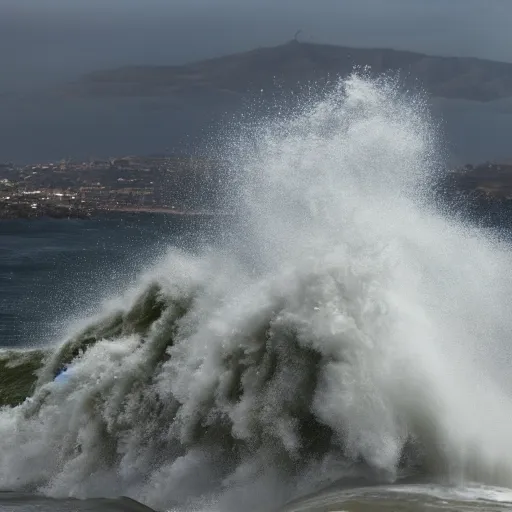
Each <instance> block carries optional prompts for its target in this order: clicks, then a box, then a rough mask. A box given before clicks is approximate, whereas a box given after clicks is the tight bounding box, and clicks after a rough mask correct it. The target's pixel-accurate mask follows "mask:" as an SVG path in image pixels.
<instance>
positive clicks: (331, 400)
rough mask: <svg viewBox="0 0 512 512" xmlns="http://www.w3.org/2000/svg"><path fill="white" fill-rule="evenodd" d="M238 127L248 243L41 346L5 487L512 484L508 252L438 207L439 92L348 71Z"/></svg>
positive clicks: (78, 490) (240, 207) (239, 193)
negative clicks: (362, 480) (428, 97)
mask: <svg viewBox="0 0 512 512" xmlns="http://www.w3.org/2000/svg"><path fill="white" fill-rule="evenodd" d="M241 133H242V135H239V136H237V137H235V136H234V135H233V136H232V137H230V138H229V139H228V140H227V141H226V143H225V144H224V145H223V146H222V148H223V151H224V152H225V155H226V158H228V159H229V160H230V162H231V170H232V172H233V174H234V175H236V176H237V179H236V182H234V183H233V190H232V191H231V197H230V202H231V204H232V205H233V204H236V205H237V213H238V214H239V216H240V218H239V222H238V231H236V233H235V235H234V236H233V235H232V236H230V237H228V238H227V239H226V241H225V244H224V245H223V246H221V247H218V248H216V249H211V248H210V249H205V250H204V251H203V252H202V253H200V254H198V255H195V256H192V255H190V254H186V253H183V252H180V251H177V250H175V249H170V250H169V253H168V255H167V256H166V257H165V258H163V259H162V261H161V262H160V263H159V264H158V265H157V266H155V267H154V268H152V269H150V270H148V271H146V272H145V273H144V274H143V275H142V276H141V278H140V281H139V283H138V284H137V285H136V286H135V287H133V288H132V289H131V290H130V291H129V292H127V294H126V296H123V297H120V298H118V299H117V300H116V301H114V302H112V303H111V304H110V305H109V306H108V307H106V308H105V311H104V312H103V313H102V314H100V315H99V317H98V318H95V319H92V320H91V321H90V323H89V325H87V326H85V327H83V326H82V327H80V329H77V332H75V333H74V334H73V335H72V336H70V337H69V339H68V340H66V341H65V342H64V343H63V344H62V345H60V346H59V347H58V348H56V349H54V350H53V351H50V352H49V353H48V355H47V356H46V359H45V363H44V365H43V367H42V368H41V369H40V371H39V373H38V380H37V383H36V387H35V390H34V392H33V393H32V395H31V396H30V397H29V398H28V399H27V400H26V401H25V402H24V403H22V404H21V405H18V406H17V407H14V408H7V407H6V408H4V409H2V410H1V412H0V434H1V435H0V450H1V453H2V458H1V464H0V485H1V487H2V488H5V489H27V488H28V489H36V490H38V491H39V492H43V493H45V494H48V495H50V496H79V497H84V496H88V497H92V496H112V495H121V494H124V495H129V496H131V497H134V498H136V499H139V500H141V501H143V502H144V503H147V504H149V505H151V506H153V507H156V508H159V509H169V508H170V507H177V509H185V510H186V509H194V510H196V509H197V507H198V506H199V504H201V503H202V504H203V506H204V507H207V508H209V509H210V510H211V509H219V510H239V509H240V506H241V504H242V503H243V506H244V507H245V508H249V509H261V508H263V509H265V508H268V507H270V506H271V505H276V504H277V503H280V502H283V501H285V500H286V499H288V498H291V497H293V496H295V495H297V494H301V493H305V492H306V491H307V490H311V489H313V488H315V487H316V486H320V485H324V484H326V483H329V482H332V481H335V480H337V479H340V478H344V477H352V476H361V475H363V476H365V477H367V478H370V479H373V480H374V481H385V482H390V481H393V480H394V479H396V478H397V477H399V476H401V475H403V474H409V473H411V472H421V473H422V474H424V475H429V476H431V477H432V478H435V479H445V480H446V481H448V482H458V481H460V480H461V479H464V478H471V479H478V480H481V481H488V482H492V483H503V484H505V485H507V484H508V485H511V484H512V476H511V475H512V473H511V465H510V463H509V460H511V455H512V444H511V443H510V441H509V434H508V428H509V425H511V424H512V423H511V420H512V401H511V398H510V397H511V394H510V391H511V389H512V387H511V386H510V382H509V380H508V379H507V378H506V375H507V369H508V365H509V363H510V348H509V343H508V336H509V333H510V332H511V331H512V329H511V328H512V317H511V316H510V315H509V310H508V303H509V299H508V298H509V297H510V294H511V293H512V273H511V272H510V269H511V268H512V267H511V263H512V257H511V253H510V252H509V247H507V246H506V244H503V243H502V242H501V241H499V240H496V239H493V238H491V237H490V236H487V235H486V234H485V233H482V232H480V231H473V230H472V229H471V228H470V227H469V226H466V225H465V224H464V223H461V222H460V220H453V219H450V218H449V217H447V216H446V213H441V212H438V210H437V209H436V204H435V203H433V202H432V201H433V196H432V194H431V192H430V191H431V186H432V185H433V183H434V182H435V179H436V173H437V172H438V167H439V159H438V158H436V154H437V151H438V149H439V148H438V146H437V142H436V139H437V137H436V132H435V127H434V126H433V123H432V122H431V120H430V119H429V117H428V109H427V108H426V103H425V102H424V100H423V99H422V98H421V97H417V96H411V95H407V94H403V93H402V92H401V91H400V88H399V87H398V85H397V83H396V82H394V81H392V80H388V79H385V78H382V79H370V78H367V77H362V76H357V75H355V76H353V77H351V78H350V79H348V80H346V81H343V82H340V84H339V85H338V87H336V88H335V89H334V90H333V91H330V92H328V93H326V94H324V95H323V96H322V97H321V98H320V99H316V100H314V101H313V100H310V101H309V102H307V103H306V104H303V105H300V107H299V108H297V109H296V110H295V111H294V112H292V113H291V114H290V113H288V114H286V116H281V117H279V116H277V117H276V118H275V119H273V120H270V121H266V122H265V123H259V124H258V123H255V124H254V125H253V126H252V127H251V130H246V131H243V130H242V131H241ZM64 367H65V368H70V369H71V370H72V371H70V374H69V378H68V379H66V380H65V381H63V382H55V381H54V378H55V376H56V375H57V374H58V373H59V372H60V371H61V370H62V368H64Z"/></svg>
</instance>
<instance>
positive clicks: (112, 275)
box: [0, 214, 212, 347]
mask: <svg viewBox="0 0 512 512" xmlns="http://www.w3.org/2000/svg"><path fill="white" fill-rule="evenodd" d="M211 232H212V230H211V223H210V221H203V222H202V221H198V220H197V219H194V218H187V217H180V216H167V215H161V214H138V215H130V214H123V215H122V214H110V215H103V216H99V217H95V218H93V219H91V220H81V219H70V220H56V219H38V220H36V221H32V220H23V219H20V220H5V221H2V222H0V289H1V290H2V292H1V295H0V346H3V347H14V346H20V345H21V346H27V345H32V344H36V345H40V344H41V343H44V342H50V341H54V340H53V337H54V336H55V335H56V334H58V333H59V332H60V331H62V328H63V322H68V321H71V320H72V318H73V317H75V316H77V315H78V316H80V315H83V314H84V312H85V311H87V310H89V311H90V310H91V308H92V309H94V307H96V306H95V305H96V304H97V299H98V297H100V296H103V297H105V298H108V297H109V296H111V295H113V294H115V293H116V290H121V289H122V288H123V287H125V286H126V285H127V283H129V282H130V279H134V278H135V276H136V275H137V273H138V272H139V271H140V269H141V268H142V267H144V266H145V265H148V264H150V262H151V261H152V260H155V261H156V260H157V259H158V257H159V256H161V254H162V253H164V252H165V251H166V250H167V248H168V246H169V244H171V243H173V244H175V245H177V246H180V247H186V248H188V249H190V250H193V248H194V247H195V246H197V245H200V244H204V243H210V242H211V241H212V240H211V237H210V239H209V238H208V233H211Z"/></svg>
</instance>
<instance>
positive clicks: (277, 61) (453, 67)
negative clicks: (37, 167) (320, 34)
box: [67, 41, 512, 102]
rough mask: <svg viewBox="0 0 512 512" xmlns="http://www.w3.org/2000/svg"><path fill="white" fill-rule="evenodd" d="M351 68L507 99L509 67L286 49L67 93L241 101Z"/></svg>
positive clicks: (110, 74) (100, 78) (94, 79)
mask: <svg viewBox="0 0 512 512" xmlns="http://www.w3.org/2000/svg"><path fill="white" fill-rule="evenodd" d="M354 66H360V67H365V66H370V67H371V70H372V72H373V73H377V74H380V73H386V72H391V73H395V72H398V71H399V72H400V73H401V75H402V77H403V78H404V79H405V81H406V82H409V83H410V84H411V85H414V84H417V85H420V86H422V87H424V88H426V89H427V90H428V91H429V93H431V94H432V95H434V96H438V97H443V98H452V99H453V98H458V99H467V100H475V101H483V102H485V101H491V100H495V99H500V98H507V97H511V96H512V64H508V63H503V62H493V61H487V60H480V59H473V58H455V57H453V58H448V57H433V56H428V55H424V54H420V53H413V52H406V51H397V50H389V49H363V48H346V47H340V46H331V45H321V44H311V43H298V42H296V41H292V42H291V43H288V44H285V45H281V46H276V47H272V48H259V49H256V50H253V51H250V52H245V53H240V54H234V55H228V56H225V57H220V58H215V59H209V60H205V61H201V62H196V63H192V64H189V65H185V66H133V67H123V68H118V69H112V70H104V71H97V72H94V73H91V74H88V75H86V76H84V77H83V78H82V80H80V81H78V82H76V83H74V84H71V85H70V86H69V87H68V89H67V92H68V93H71V94H79V95H114V96H162V95H164V96H165V95H174V94H181V95H183V94H186V95H202V96H209V95H213V96H218V95H223V96H225V97H227V98H229V97H230V96H241V95H245V94H246V93H248V92H250V91H260V90H261V89H264V90H265V89H267V90H268V89H274V88H276V87H277V86H279V87H281V88H284V89H292V88H295V87H297V84H298V83H302V84H304V83H307V82H311V81H315V82H320V83H321V82H323V81H326V80H327V79H329V78H331V79H332V78H335V77H337V76H346V75H348V74H349V73H351V72H352V71H353V69H354Z"/></svg>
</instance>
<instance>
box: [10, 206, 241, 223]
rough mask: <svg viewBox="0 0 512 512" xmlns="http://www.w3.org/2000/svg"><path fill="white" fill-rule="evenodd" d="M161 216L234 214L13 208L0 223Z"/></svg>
mask: <svg viewBox="0 0 512 512" xmlns="http://www.w3.org/2000/svg"><path fill="white" fill-rule="evenodd" d="M151 213H155V214H163V215H174V216H179V217H227V216H232V215H234V214H232V213H228V212H221V211H219V212H215V211H193V210H176V209H174V208H165V207H130V206H122V207H119V208H93V209H77V208H69V209H68V208H63V207H57V208H56V207H50V208H44V207H43V208H37V209H29V208H14V209H7V208H6V209H1V208H0V221H2V220H16V219H26V220H37V219H58V220H61V219H82V220H88V219H93V218H95V217H98V216H102V215H110V214H151Z"/></svg>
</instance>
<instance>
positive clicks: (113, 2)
mask: <svg viewBox="0 0 512 512" xmlns="http://www.w3.org/2000/svg"><path fill="white" fill-rule="evenodd" d="M511 19H512V2H511V1H510V0H428V1H426V0H315V1H313V0H309V1H304V0H274V1H271V0H257V1H256V0H252V1H248V0H245V1H244V2H241V1H238V2H237V1H235V0H145V1H142V0H138V1H135V0H74V1H73V2H71V1H69V0H1V1H0V62H1V63H2V68H3V69H2V73H1V74H0V92H5V91H11V90H19V89H27V88H30V87H31V86H33V85H34V84H38V85H47V84H52V83H57V82H60V81H69V80H73V79H74V78H76V77H78V76H79V75H80V74H82V73H85V72H87V71H90V70H94V69H99V68H105V67H112V66H121V65H126V64H179V63H184V62H189V61H192V60H198V59H202V58H208V57H214V56H218V55H223V54H227V53H233V52H239V51H244V50H248V49H252V48H254V47H257V46H267V45H274V44H280V43H284V42H286V41H287V40H290V39H292V38H293V35H294V33H295V32H296V30H299V29H300V30H302V32H301V35H300V38H301V39H302V40H304V41H314V42H323V43H332V44H341V45H347V46H373V47H388V48H396V49H406V50H412V51H420V52H423V53H429V54H437V55H453V56H474V57H480V58H487V59H493V60H503V61H508V62H512V34H511V32H510V30H509V24H510V20H511Z"/></svg>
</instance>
